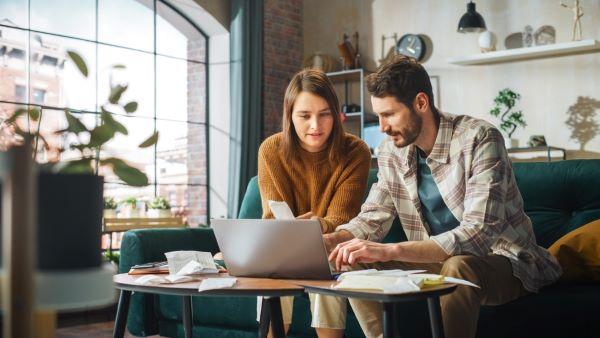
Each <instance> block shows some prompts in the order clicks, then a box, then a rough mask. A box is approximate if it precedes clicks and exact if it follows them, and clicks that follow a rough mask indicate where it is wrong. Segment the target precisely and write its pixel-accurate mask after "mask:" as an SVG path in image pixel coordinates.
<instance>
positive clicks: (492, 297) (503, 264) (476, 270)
mask: <svg viewBox="0 0 600 338" xmlns="http://www.w3.org/2000/svg"><path fill="white" fill-rule="evenodd" d="M366 267H368V268H376V269H378V270H383V269H403V270H413V269H425V270H427V272H430V273H435V274H441V275H444V276H449V277H456V278H461V279H465V280H468V281H470V282H473V283H475V284H477V285H479V286H481V288H480V289H479V288H474V287H469V286H458V287H457V288H456V290H455V291H454V292H453V293H451V294H449V295H446V296H442V297H440V303H441V307H442V319H443V322H444V333H445V336H446V338H471V337H475V333H476V330H477V320H478V318H479V308H480V307H481V305H499V304H504V303H507V302H510V301H511V300H514V299H517V298H519V297H520V296H522V295H524V294H526V293H527V291H526V290H525V289H524V288H523V285H522V283H521V281H520V280H519V279H518V278H516V277H515V276H513V273H512V267H511V264H510V261H509V260H508V259H507V258H506V257H503V256H500V255H488V256H485V257H476V256H454V257H450V258H449V259H448V260H446V261H445V262H444V263H404V262H386V263H375V264H368V265H367V266H366ZM350 305H351V306H352V309H353V310H354V313H355V314H356V317H357V318H358V321H359V323H360V326H361V327H362V329H363V331H364V333H365V335H366V336H367V338H372V337H382V336H383V326H382V305H381V303H378V302H372V301H365V300H358V299H350Z"/></svg>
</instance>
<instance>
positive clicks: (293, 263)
mask: <svg viewBox="0 0 600 338" xmlns="http://www.w3.org/2000/svg"><path fill="white" fill-rule="evenodd" d="M211 227H212V228H213V230H214V233H215V237H216V238H217V243H218V244H219V248H220V249H221V252H222V253H223V258H224V260H225V264H227V270H228V271H229V274H230V275H232V276H238V277H263V278H284V279H335V277H337V274H334V273H332V270H331V268H330V265H329V261H328V260H327V250H326V249H325V243H324V242H323V236H322V234H321V225H320V224H319V221H318V220H296V219H294V220H275V219H213V220H211Z"/></svg>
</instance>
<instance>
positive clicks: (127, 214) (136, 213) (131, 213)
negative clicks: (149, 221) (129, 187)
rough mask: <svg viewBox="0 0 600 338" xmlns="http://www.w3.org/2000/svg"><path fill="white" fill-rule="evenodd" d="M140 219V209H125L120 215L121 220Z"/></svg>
mask: <svg viewBox="0 0 600 338" xmlns="http://www.w3.org/2000/svg"><path fill="white" fill-rule="evenodd" d="M138 217H140V209H137V208H132V207H130V206H126V207H123V209H122V210H121V212H120V213H119V218H138Z"/></svg>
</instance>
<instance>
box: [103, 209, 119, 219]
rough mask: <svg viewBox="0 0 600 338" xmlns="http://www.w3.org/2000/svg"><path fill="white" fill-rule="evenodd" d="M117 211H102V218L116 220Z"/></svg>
mask: <svg viewBox="0 0 600 338" xmlns="http://www.w3.org/2000/svg"><path fill="white" fill-rule="evenodd" d="M116 217H117V210H115V209H104V218H116Z"/></svg>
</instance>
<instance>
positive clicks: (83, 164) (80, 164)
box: [59, 157, 94, 174]
mask: <svg viewBox="0 0 600 338" xmlns="http://www.w3.org/2000/svg"><path fill="white" fill-rule="evenodd" d="M59 172H60V173H63V174H92V173H94V169H93V168H92V158H90V157H86V158H82V159H79V160H74V161H69V162H67V163H65V165H63V166H62V167H61V168H60V170H59Z"/></svg>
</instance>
